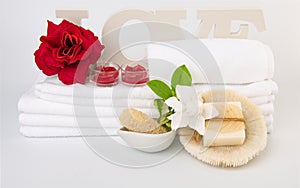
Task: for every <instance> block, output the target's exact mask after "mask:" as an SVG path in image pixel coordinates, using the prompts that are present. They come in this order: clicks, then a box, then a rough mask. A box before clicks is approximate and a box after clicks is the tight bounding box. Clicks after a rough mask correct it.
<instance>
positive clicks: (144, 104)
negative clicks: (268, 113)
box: [34, 90, 275, 108]
mask: <svg viewBox="0 0 300 188" xmlns="http://www.w3.org/2000/svg"><path fill="white" fill-rule="evenodd" d="M34 94H35V95H36V96H37V97H39V98H41V99H43V100H46V101H51V102H58V103H65V104H76V105H95V106H110V107H112V106H114V107H132V108H139V107H141V108H153V99H132V98H128V99H125V98H121V99H120V98H116V99H113V100H112V99H109V98H88V97H72V96H66V95H55V94H51V93H45V92H40V91H38V90H35V91H34ZM274 99H275V97H274V95H266V96H258V97H251V98H250V100H251V101H252V102H253V103H254V104H257V105H259V104H265V103H269V102H273V101H274Z"/></svg>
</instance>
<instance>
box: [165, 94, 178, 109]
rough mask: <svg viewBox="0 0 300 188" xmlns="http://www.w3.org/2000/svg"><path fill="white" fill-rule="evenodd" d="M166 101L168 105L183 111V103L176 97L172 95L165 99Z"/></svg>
mask: <svg viewBox="0 0 300 188" xmlns="http://www.w3.org/2000/svg"><path fill="white" fill-rule="evenodd" d="M165 103H166V104H167V105H168V106H170V107H172V108H173V109H174V110H175V112H181V111H182V104H181V102H179V101H178V100H177V98H176V97H170V98H168V99H167V100H166V101H165Z"/></svg>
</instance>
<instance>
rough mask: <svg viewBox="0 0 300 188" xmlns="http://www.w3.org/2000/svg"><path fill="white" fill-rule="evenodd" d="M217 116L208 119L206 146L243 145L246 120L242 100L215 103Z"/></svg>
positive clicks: (204, 138)
mask: <svg viewBox="0 0 300 188" xmlns="http://www.w3.org/2000/svg"><path fill="white" fill-rule="evenodd" d="M214 106H215V108H216V109H217V111H218V112H219V115H218V116H217V117H214V118H213V119H210V120H206V122H205V127H206V129H205V134H204V136H203V145H204V146H229V145H242V144H243V143H244V140H245V136H246V134H245V129H246V126H245V120H244V115H243V112H242V106H241V103H240V102H224V103H215V104H214Z"/></svg>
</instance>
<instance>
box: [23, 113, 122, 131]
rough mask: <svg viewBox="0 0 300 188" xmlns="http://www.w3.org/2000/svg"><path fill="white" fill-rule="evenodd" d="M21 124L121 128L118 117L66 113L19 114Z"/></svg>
mask: <svg viewBox="0 0 300 188" xmlns="http://www.w3.org/2000/svg"><path fill="white" fill-rule="evenodd" d="M19 122H20V123H21V124H23V125H29V126H39V127H43V126H44V127H62V128H64V127H73V128H77V127H80V128H100V127H105V128H121V127H122V126H121V124H120V122H119V119H118V117H85V116H83V117H82V116H81V117H75V116H66V115H46V114H29V113H21V114H19Z"/></svg>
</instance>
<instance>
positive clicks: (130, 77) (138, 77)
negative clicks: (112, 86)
mask: <svg viewBox="0 0 300 188" xmlns="http://www.w3.org/2000/svg"><path fill="white" fill-rule="evenodd" d="M122 81H123V82H124V83H127V84H130V85H142V84H145V83H146V82H148V81H149V75H148V71H147V70H146V69H145V67H143V66H142V65H135V66H129V65H125V67H124V66H123V67H122Z"/></svg>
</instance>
